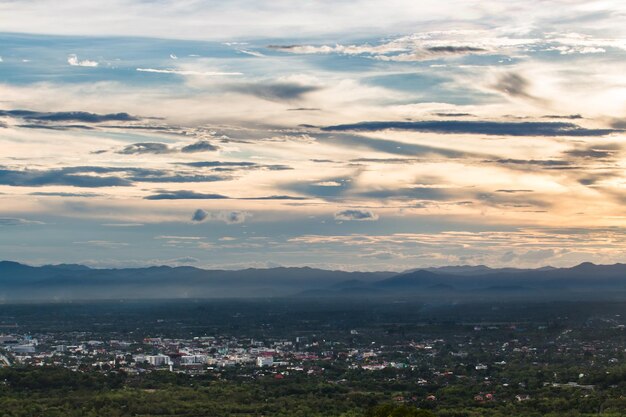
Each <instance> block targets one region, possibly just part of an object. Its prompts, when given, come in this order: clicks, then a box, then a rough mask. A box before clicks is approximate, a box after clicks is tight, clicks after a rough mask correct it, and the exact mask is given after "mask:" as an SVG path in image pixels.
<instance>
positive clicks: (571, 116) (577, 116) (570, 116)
mask: <svg viewBox="0 0 626 417" xmlns="http://www.w3.org/2000/svg"><path fill="white" fill-rule="evenodd" d="M541 118H542V119H569V120H576V119H583V117H582V116H581V115H580V114H565V115H555V114H546V115H545V116H541ZM613 127H616V126H613ZM625 127H626V126H625Z"/></svg>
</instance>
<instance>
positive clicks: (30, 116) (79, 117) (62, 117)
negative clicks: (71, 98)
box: [0, 110, 139, 123]
mask: <svg viewBox="0 0 626 417" xmlns="http://www.w3.org/2000/svg"><path fill="white" fill-rule="evenodd" d="M0 116H9V117H18V118H21V119H24V120H38V121H42V122H66V121H75V122H85V123H101V122H110V121H123V122H129V121H136V120H139V119H138V118H137V117H134V116H131V115H129V114H128V113H111V114H96V113H88V112H83V111H70V112H37V111H31V110H0Z"/></svg>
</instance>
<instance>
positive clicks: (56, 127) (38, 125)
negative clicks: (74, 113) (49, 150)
mask: <svg viewBox="0 0 626 417" xmlns="http://www.w3.org/2000/svg"><path fill="white" fill-rule="evenodd" d="M17 127H21V128H24V129H45V130H68V129H83V130H93V127H91V126H86V125H49V124H42V123H29V124H21V125H17Z"/></svg>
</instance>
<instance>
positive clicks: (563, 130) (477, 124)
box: [322, 120, 621, 136]
mask: <svg viewBox="0 0 626 417" xmlns="http://www.w3.org/2000/svg"><path fill="white" fill-rule="evenodd" d="M387 129H396V130H411V131H415V132H429V133H449V134H475V135H498V136H606V135H609V134H611V133H617V132H621V130H619V129H586V128H583V127H580V126H578V125H576V124H574V123H561V122H490V121H466V120H428V121H419V122H360V123H353V124H345V125H336V126H327V127H323V128H322V130H324V131H337V132H342V131H355V132H370V131H379V130H387Z"/></svg>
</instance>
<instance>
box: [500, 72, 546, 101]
mask: <svg viewBox="0 0 626 417" xmlns="http://www.w3.org/2000/svg"><path fill="white" fill-rule="evenodd" d="M530 87H531V85H530V81H528V80H527V79H526V78H525V77H523V76H522V75H520V74H517V73H514V72H507V73H505V74H502V75H501V76H500V78H499V79H498V81H497V82H496V83H495V84H494V85H493V88H494V89H495V90H497V91H499V92H501V93H505V94H507V95H509V96H511V97H520V98H525V99H530V100H534V101H538V102H545V100H544V99H542V98H539V97H536V96H534V95H532V94H530V92H529V90H530Z"/></svg>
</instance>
